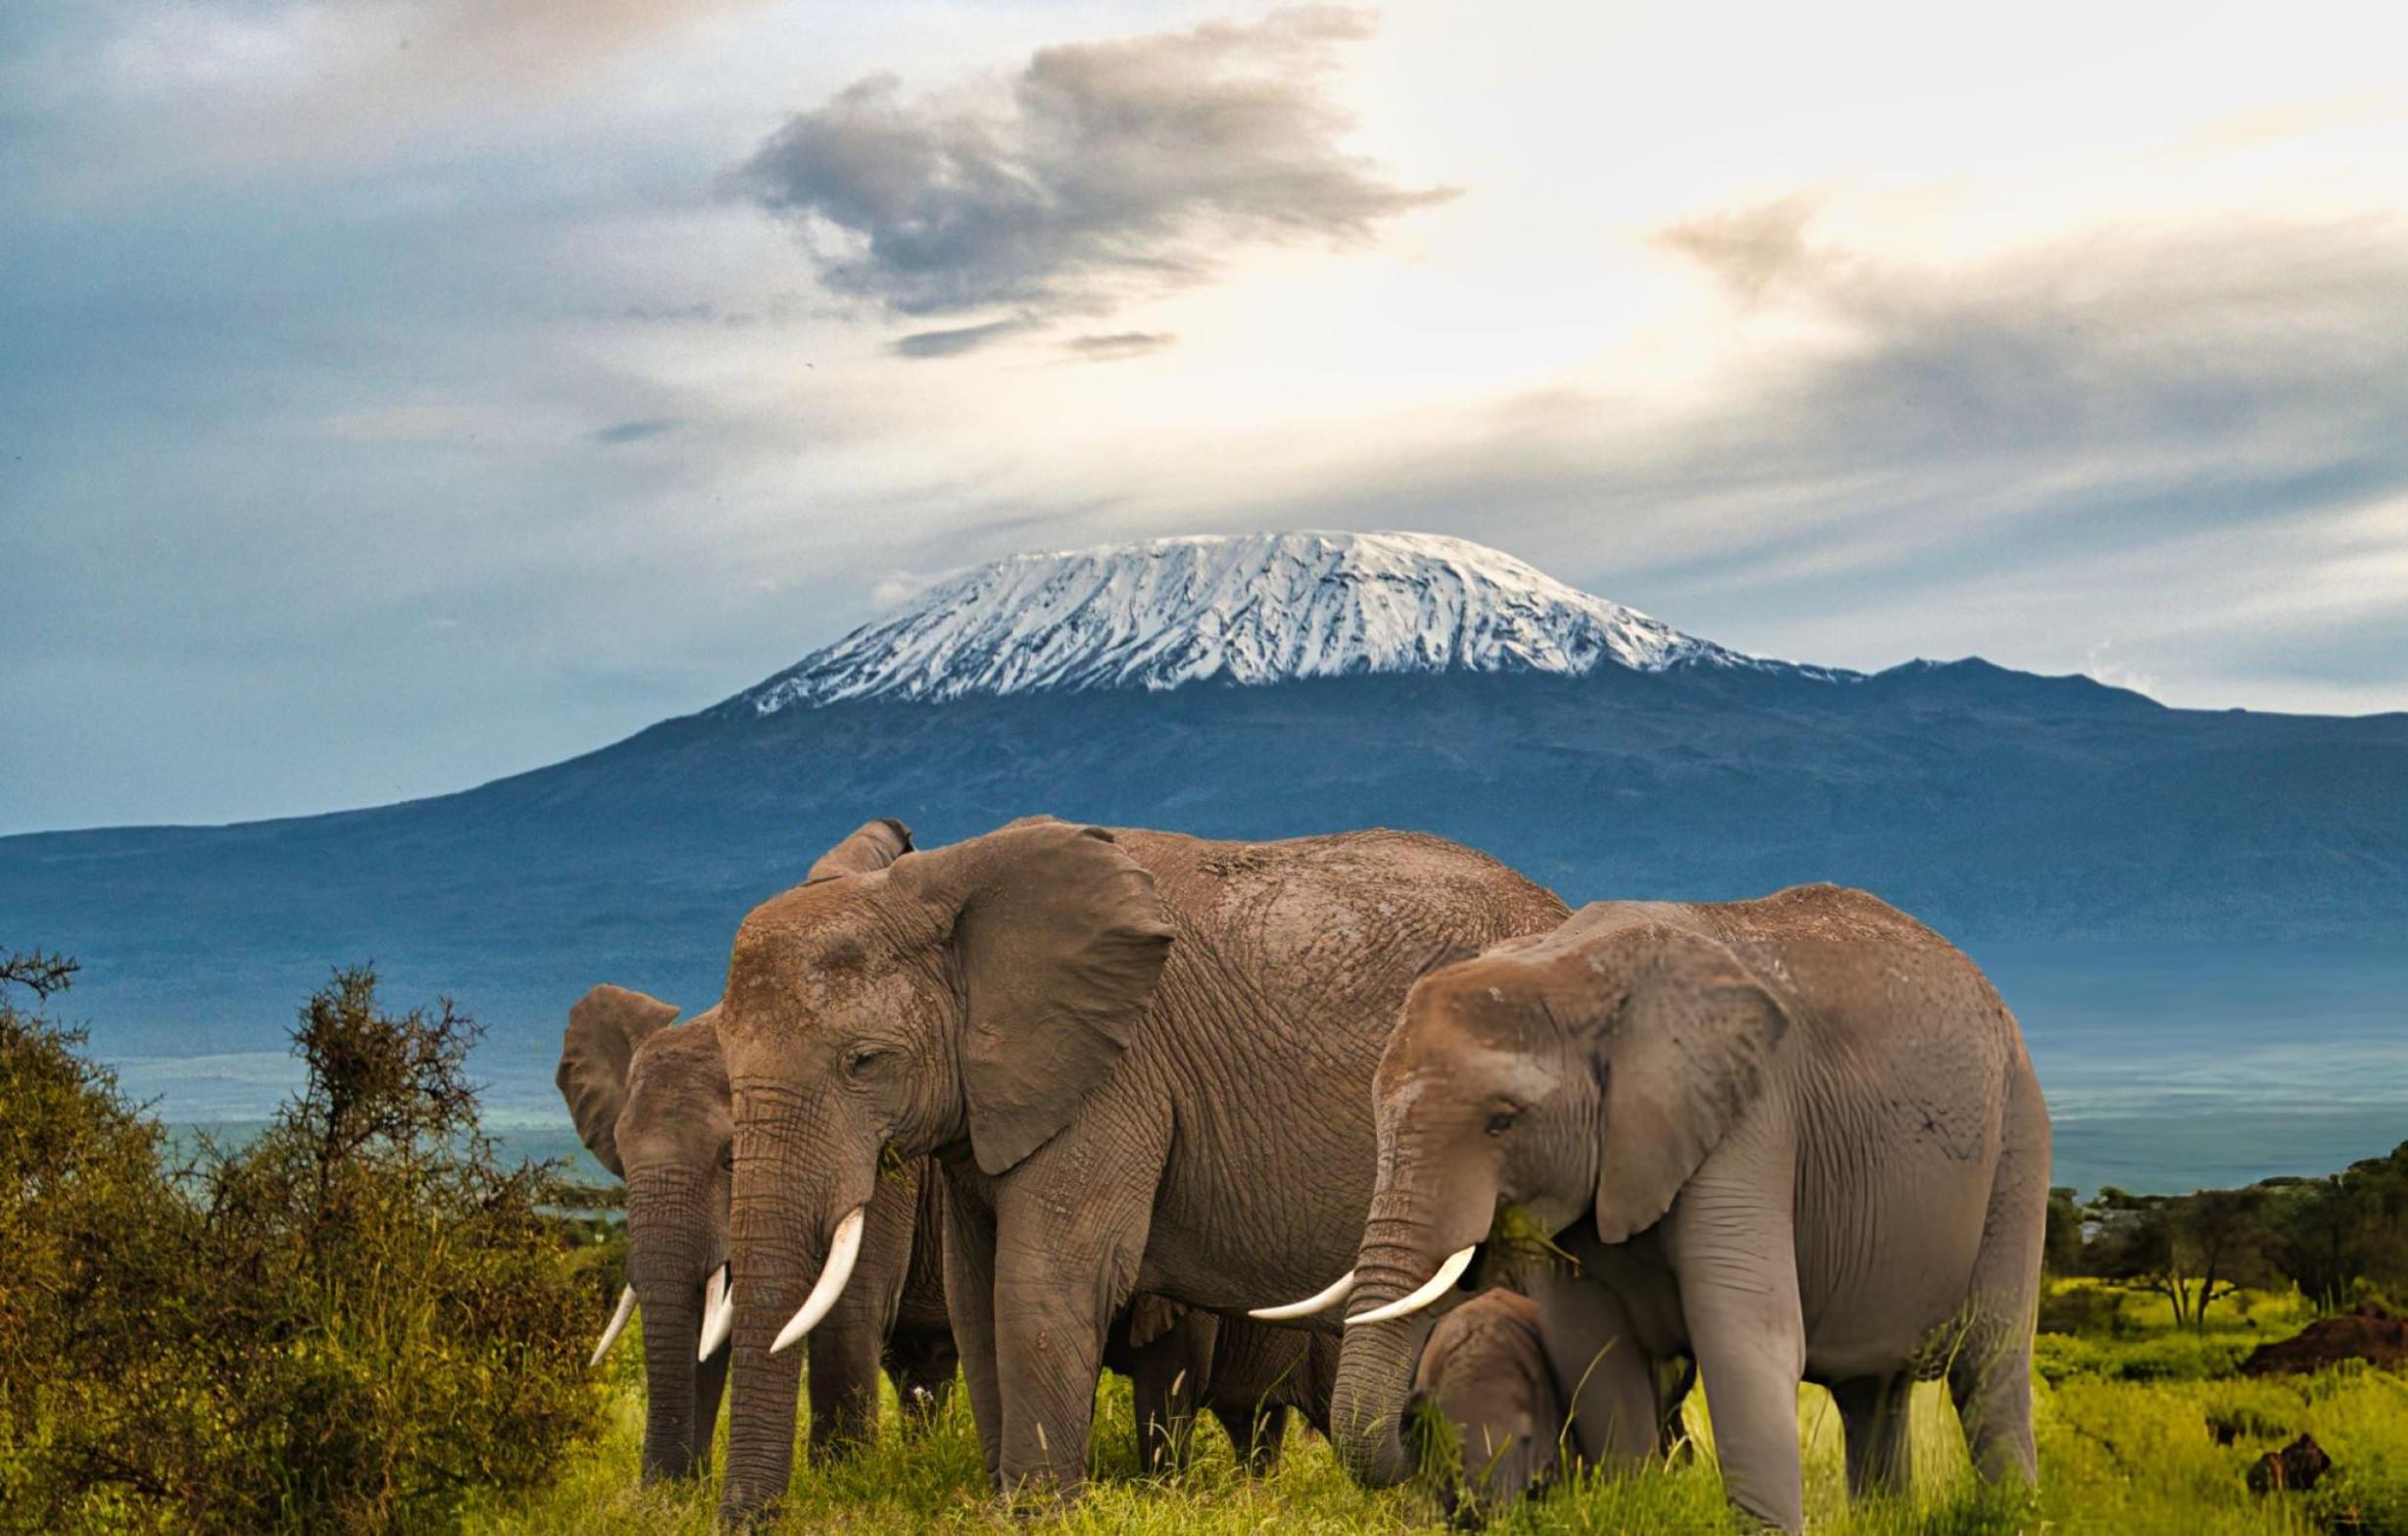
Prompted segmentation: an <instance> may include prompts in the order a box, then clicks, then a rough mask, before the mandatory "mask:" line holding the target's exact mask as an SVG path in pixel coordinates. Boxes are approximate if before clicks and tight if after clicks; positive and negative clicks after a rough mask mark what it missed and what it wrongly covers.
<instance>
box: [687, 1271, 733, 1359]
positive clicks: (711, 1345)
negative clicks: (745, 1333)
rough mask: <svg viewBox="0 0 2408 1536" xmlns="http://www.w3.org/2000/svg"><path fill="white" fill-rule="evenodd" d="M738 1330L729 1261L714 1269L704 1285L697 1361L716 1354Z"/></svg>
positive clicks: (696, 1354)
mask: <svg viewBox="0 0 2408 1536" xmlns="http://www.w3.org/2000/svg"><path fill="white" fill-rule="evenodd" d="M735 1331H736V1282H735V1281H733V1280H731V1279H729V1278H728V1275H727V1265H725V1264H721V1265H719V1266H718V1267H717V1268H716V1269H713V1270H712V1271H711V1278H710V1279H709V1280H708V1281H706V1282H704V1285H703V1346H702V1348H701V1349H700V1350H699V1351H697V1352H696V1353H695V1356H694V1358H695V1359H696V1360H698V1361H705V1360H709V1359H710V1358H711V1357H712V1356H713V1355H716V1354H717V1353H718V1352H719V1350H720V1348H721V1347H722V1346H724V1345H725V1344H726V1343H727V1340H728V1338H729V1336H730V1335H732V1334H733V1333H734V1332H735Z"/></svg>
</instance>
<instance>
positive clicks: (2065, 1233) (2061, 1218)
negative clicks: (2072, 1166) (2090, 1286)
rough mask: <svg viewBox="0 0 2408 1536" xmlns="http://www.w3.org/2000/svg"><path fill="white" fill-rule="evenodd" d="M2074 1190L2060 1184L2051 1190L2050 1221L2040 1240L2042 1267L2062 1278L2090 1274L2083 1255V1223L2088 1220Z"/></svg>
mask: <svg viewBox="0 0 2408 1536" xmlns="http://www.w3.org/2000/svg"><path fill="white" fill-rule="evenodd" d="M2087 1219H2088V1217H2086V1216H2085V1215H2084V1214H2083V1210H2082V1204H2081V1202H2080V1201H2078V1200H2076V1199H2075V1198H2074V1191H2072V1190H2071V1189H2067V1188H2063V1187H2059V1188H2056V1189H2052V1190H2050V1191H2049V1192H2048V1221H2047V1226H2046V1228H2045V1230H2044V1233H2043V1235H2042V1237H2041V1239H2040V1267H2041V1268H2042V1269H2043V1270H2044V1271H2045V1272H2047V1273H2048V1274H2051V1275H2054V1276H2056V1277H2057V1278H2059V1279H2065V1278H2068V1277H2070V1276H2073V1275H2078V1274H2087V1273H2088V1272H2089V1269H2088V1267H2087V1266H2086V1264H2085V1262H2084V1258H2083V1238H2082V1228H2083V1223H2084V1221H2085V1220H2087Z"/></svg>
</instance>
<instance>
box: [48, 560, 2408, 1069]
mask: <svg viewBox="0 0 2408 1536" xmlns="http://www.w3.org/2000/svg"><path fill="white" fill-rule="evenodd" d="M1037 812H1048V813H1052V814H1054V815H1057V816H1061V817H1065V818H1082V819H1088V820H1095V821H1103V822H1107V823H1119V824H1141V825H1156V826H1164V827H1174V828H1178V829H1182V830H1187V831H1193V832H1198V833H1202V834H1205V835H1212V836H1227V837H1278V836H1286V835H1292V834H1297V833H1303V832H1309V831H1323V830H1330V829H1334V828H1340V827H1348V826H1363V825H1374V824H1387V825H1395V826H1414V827H1422V828H1427V829H1429V830H1432V831H1437V832H1441V833H1445V834H1446V835H1449V836H1451V837H1455V838H1459V839H1462V840H1463V841H1466V842H1469V843H1472V844H1474V845H1476V846H1479V847H1482V848H1485V849H1487V850H1489V851H1490V852H1492V853H1494V854H1496V855H1497V856H1498V857H1499V858H1501V859H1503V860H1505V861H1506V862H1508V863H1510V864H1513V865H1515V866H1516V867H1520V868H1521V869H1523V870H1524V871H1526V872H1527V873H1529V874H1531V875H1532V876H1533V877H1534V878H1537V879H1540V880H1543V881H1546V882H1548V883H1549V884H1552V885H1553V886H1555V887H1556V888H1557V889H1558V890H1560V891H1561V892H1562V894H1563V895H1564V897H1565V898H1566V899H1567V900H1569V901H1572V902H1573V903H1575V904H1578V903H1580V902H1583V901H1587V900H1591V899H1594V898H1597V897H1599V896H1604V895H1620V896H1651V897H1697V898H1718V897H1735V896H1743V895H1753V894H1758V893H1761V892H1764V891H1768V890H1771V889H1774V888H1776V887H1778V886H1781V885H1785V884H1790V883H1794V882H1797V881H1804V880H1818V879H1829V880H1837V881H1841V882H1843V883H1847V884H1853V885H1862V886H1865V887H1867V888H1869V889H1872V890H1874V891H1876V892H1878V893H1880V894H1881V895H1882V896H1884V897H1886V898H1888V899H1890V900H1891V901H1893V902H1895V903H1897V904H1898V905H1899V906H1901V907H1903V908H1905V909H1906V910H1907V911H1909V912H1912V913H1914V914H1916V915H1917V916H1918V917H1923V918H1924V919H1925V920H1926V921H1929V922H1931V923H1933V924H1934V925H1935V926H1937V927H1939V928H1940V929H1941V931H1942V932H1945V933H1947V934H1949V935H1950V936H1951V937H1955V938H1958V939H1961V940H1966V941H1972V942H1979V941H1986V940H2015V939H2093V938H2118V939H2181V940H2210V941H2216V942H2239V941H2244V940H2247V941H2265V940H2293V939H2312V938H2321V937H2332V938H2341V939H2367V938H2376V939H2380V938H2384V937H2394V938H2395V937H2396V936H2397V935H2398V934H2399V933H2401V932H2403V931H2408V716H2403V715H2388V716H2376V717H2367V718H2317V717H2301V716H2272V715H2259V714H2247V713H2242V712H2238V711H2228V712H2207V711H2195V710H2176V709H2168V708H2165V707H2163V706H2160V705H2158V704H2156V703H2155V702H2153V701H2151V700H2149V699H2147V698H2144V697H2142V696H2141V695H2139V694H2137V693H2132V692H2128V691H2124V690H2121V689H2117V688H2111V687H2107V686H2104V685H2102V684H2100V683H2097V682H2095V681H2092V680H2090V679H2089V678H2086V677H2040V676H2035V675H2031V674H2028V673H2023V672H2016V671H2011V670H2007V669H2002V668H1998V667H1994V666H1991V665H1990V664H1988V663H1986V662H1982V661H1979V660H1968V661H1962V662H1955V663H1949V664H1944V665H1943V664H1936V663H1928V662H1915V663H1909V664H1906V665H1904V666H1900V667H1896V668H1893V669H1890V670H1887V671H1882V672H1877V673H1871V674H1866V673H1859V672H1853V671H1846V670H1843V669H1832V668H1821V667H1812V666H1804V665H1797V664H1793V663H1787V662H1777V661H1770V660H1766V659H1763V658H1758V657H1752V656H1747V655H1745V654H1743V653H1741V652H1738V651H1735V650H1731V649H1729V648H1726V647H1723V646H1720V645H1716V644H1714V643H1712V642H1711V641H1708V640H1703V639H1698V638H1695V637H1693V636H1689V635H1685V634H1682V633H1681V632H1679V631H1678V630H1675V629H1673V628H1671V627H1670V626H1668V625H1666V624H1664V623H1662V622H1660V621H1658V620H1656V619H1650V618H1648V617H1646V615H1643V614H1639V613H1636V612H1634V611H1632V610H1630V609H1627V608H1623V607H1621V606H1620V605H1618V604H1615V603H1611V602H1608V601H1606V600H1604V599H1602V598H1598V597H1593V596H1590V595H1588V594H1585V593H1582V592H1578V591H1576V590H1574V589H1572V588H1570V587H1567V586H1564V585H1563V584H1561V583H1559V582H1557V581H1554V580H1552V579H1550V578H1549V577H1548V576H1546V575H1544V574H1542V573H1541V572H1539V571H1537V570H1532V569H1531V568H1530V567H1528V566H1526V565H1523V564H1522V563H1521V562H1519V561H1516V560H1513V559H1512V558H1510V557H1508V556H1505V555H1501V554H1499V553H1498V552H1496V551H1494V550H1488V549H1484V548H1481V547H1480V546H1478V545H1474V544H1468V543H1464V542H1462V541H1460V540H1454V539H1445V538H1437V537H1432V536H1427V535H1417V534H1280V535H1261V536H1249V537H1237V538H1193V539H1170V540H1162V541H1157V542H1155V543H1149V544H1134V545H1123V546H1114V547H1109V548H1104V549H1095V550H1086V551H1077V552H1072V553H1067V554H1049V555H1036V556H1022V557H1017V558H1014V559H1011V560H1006V561H1002V562H999V563H996V564H994V565H990V566H985V567H981V568H979V569H977V570H972V571H969V572H967V573H966V574H962V575H959V576H958V577H955V578H953V579H951V580H948V581H945V582H943V583H941V584H939V585H937V586H935V587H932V588H931V589H929V590H928V591H927V592H925V593H924V594H922V595H921V596H920V597H919V598H918V599H917V600H915V601H913V602H911V603H909V604H908V605H907V606H906V607H904V608H903V609H902V610H901V611H899V612H898V613H896V614H894V615H892V616H890V617H888V618H885V619H880V620H877V621H875V622H873V623H871V624H868V625H866V626H864V627H862V628H861V629H859V630H857V631H855V632H854V633H852V634H850V635H847V636H845V637H844V638H842V639H840V640H838V641H836V642H835V643H834V644H832V645H829V646H827V647H826V648H824V649H822V650H820V651H817V652H815V653H813V654H812V655H811V656H809V657H806V658H805V659H804V660H803V661H802V662H801V663H799V664H798V665H797V666H795V667H794V668H792V669H789V670H787V671H784V672H781V673H779V674H777V675H776V676H774V677H771V678H769V679H767V680H765V681H763V682H762V683H761V684H760V685H758V686H756V687H754V688H751V689H748V690H746V691H744V692H742V693H739V694H736V695H735V696H733V697H732V698H730V699H728V700H726V701H725V702H723V703H721V704H719V705H716V706H714V707H713V708H710V709H706V710H704V711H702V712H700V713H698V714H695V715H691V716H687V717H684V718H677V719H671V720H667V721H664V722H663V723H661V724H659V725H656V726H653V727H652V728H650V729H648V730H645V731H643V732H641V733H639V734H637V735H635V736H632V737H630V738H628V739H627V740H624V741H621V742H618V743H616V744H615V745H613V746H610V747H606V748H604V749H602V750H600V751H598V752H594V753H591V754H589V755H587V756H584V757H580V758H576V759H572V760H570V761H568V762H565V763H561V764H557V765H554V766H552V767H550V768H539V769H536V770H534V771H532V772H527V773H522V774H518V775H516V776H515V777H511V778H505V779H500V780H497V781H495V782H493V783H489V784H485V785H482V786H480V787H478V788H475V789H471V790H467V791H465V792H463V793H459V794H454V795H446V796H441V797H437V798H434V799H428V800H420V801H414V802H409V803H406V804H402V805H395V806H386V807H381V808H378V809H374V810H367V811H355V812H345V813H340V814H337V815H332V816H319V817H311V818H297V819H290V820H277V821H262V822H252V823H246V824H242V825H235V826H221V827H136V828H121V829H109V830H100V831H83V832H57V833H40V834H33V835H28V836H20V837H11V838H5V839H0V942H5V943H7V944H10V945H14V946H18V947H25V946H29V945H34V944H38V945H40V946H42V947H44V948H48V949H61V950H66V951H68V952H70V953H73V954H74V955H76V956H77V957H78V958H79V959H80V960H81V961H82V962H83V964H84V966H85V971H84V975H83V977H82V978H81V981H80V983H79V985H78V987H77V990H76V992H75V994H74V1000H75V1002H76V1004H77V1011H78V1012H79V1013H85V1014H88V1015H89V1016H91V1017H92V1018H93V1019H94V1020H95V1046H96V1047H97V1048H98V1049H99V1050H100V1051H101V1052H102V1054H104V1055H110V1056H117V1057H131V1056H146V1055H162V1056H178V1057H188V1056H198V1055H204V1054H218V1053H244V1052H265V1051H275V1050H278V1049H279V1048H280V1047H281V1044H282V1035H281V1028H282V1023H283V1021H284V1020H285V1019H288V1018H289V1017H290V1011H291V1009H292V1007H293V1005H294V1004H295V1003H296V1002H298V1001H299V1000H300V999H301V998H302V997H304V996H306V995H307V994H308V992H309V991H310V990H311V989H312V988H314V987H315V986H317V985H318V984H319V982H321V981H322V980H323V979H324V976H325V973H326V968H327V967H328V966H331V965H334V964H337V963H349V962H354V961H357V960H360V959H363V958H373V959H374V960H376V961H377V963H378V965H379V967H380V969H381V970H382V971H383V972H384V973H385V974H386V975H387V977H388V978H389V979H390V980H392V981H393V982H394V983H395V984H396V986H397V989H398V991H399V994H400V995H402V996H410V997H423V996H426V995H429V994H431V993H434V992H436V991H438V990H445V991H449V992H450V993H451V994H453V995H455V996H457V997H459V998H460V999H461V1000H463V1002H464V1003H465V1004H466V1005H467V1007H468V1008H469V1009H470V1010H471V1011H472V1012H473V1013H475V1014H476V1015H477V1016H479V1017H480V1018H482V1019H484V1020H485V1021H486V1022H487V1024H488V1026H489V1027H490V1029H491V1032H492V1038H491V1040H490V1041H489V1044H488V1046H487V1048H486V1049H485V1050H484V1051H482V1052H480V1065H481V1067H482V1069H483V1070H484V1071H486V1072H487V1073H489V1074H491V1075H492V1076H493V1077H494V1078H495V1079H496V1087H497V1088H498V1089H502V1090H504V1091H505V1093H506V1094H509V1093H512V1092H515V1091H517V1090H519V1089H522V1088H523V1089H525V1091H526V1092H527V1093H528V1095H529V1097H528V1100H527V1102H529V1103H535V1102H541V1101H542V1100H543V1098H544V1095H545V1092H546V1091H547V1090H545V1089H544V1087H543V1080H544V1079H545V1078H546V1077H548V1074H549V1071H550V1067H551V1060H552V1055H553V1052H554V1047H555V1044H556V1042H557V1039H558V1034H557V1031H558V1028H559V1020H560V1019H561V1017H562V1016H563V1014H564V1011H565V1008H566V1006H567V1003H568V1002H569V1000H570V999H572V998H574V997H575V996H576V995H578V994H579V993H580V992H582V991H583V990H584V988H585V987H586V986H588V985H589V984H591V983H593V982H595V981H600V980H612V981H617V982H620V983H622V984H625V985H629V986H636V987H642V988H644V989H646V990H648V991H652V992H655V993H657V994H659V995H661V996H663V997H666V998H670V999H672V1000H675V1001H677V1002H679V1003H681V1004H683V1005H685V1006H686V1007H688V1008H700V1007H702V1006H704V1005H705V1004H707V1003H708V1002H709V1001H710V1000H711V998H712V997H713V996H715V995H716V993H717V990H718V984H719V979H720V976H721V974H722V972H723V970H724V966H725V963H726V954H727V943H728V939H729V936H730V935H731V934H732V932H733V931H734V928H735V924H736V922H737V921H738V919H739V918H741V917H742V916H743V914H744V913H745V911H746V910H747V909H748V908H750V907H751V906H752V905H753V904H754V903H756V902H758V901H760V900H762V898H764V897H766V896H768V895H770V894H772V893H774V892H776V891H778V890H781V889H783V888H784V887H786V886H788V885H790V884H792V883H793V882H795V881H796V880H798V879H800V878H801V877H802V873H803V871H804V869H805V868H806V867H808V866H809V865H810V864H811V861H812V859H814V858H815V857H816V856H817V855H818V854H819V853H820V852H821V851H822V850H824V849H825V848H826V847H827V846H828V845H829V844H830V843H832V842H834V841H835V840H836V839H837V838H838V837H839V836H841V835H842V834H843V833H844V832H846V831H848V830H849V829H851V828H852V827H853V826H855V825H857V824H859V823H860V821H862V820H863V819H865V818H869V817H873V816H896V817H901V818H904V819H905V820H907V821H908V822H909V823H910V824H911V826H912V827H913V828H914V830H915V831H916V833H917V834H918V838H919V841H920V842H921V843H922V844H923V845H930V844H935V843H941V842H947V841H951V840H953V839H956V838H958V837H963V836H967V835H970V834H973V833H976V832H979V831H983V830H985V829H987V828H989V827H991V826H994V825H997V824H999V823H1001V822H1003V821H1007V820H1009V819H1011V818H1014V817H1018V816H1024V815H1028V814H1031V813H1037ZM528 1085H532V1086H531V1087H529V1086H528Z"/></svg>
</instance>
